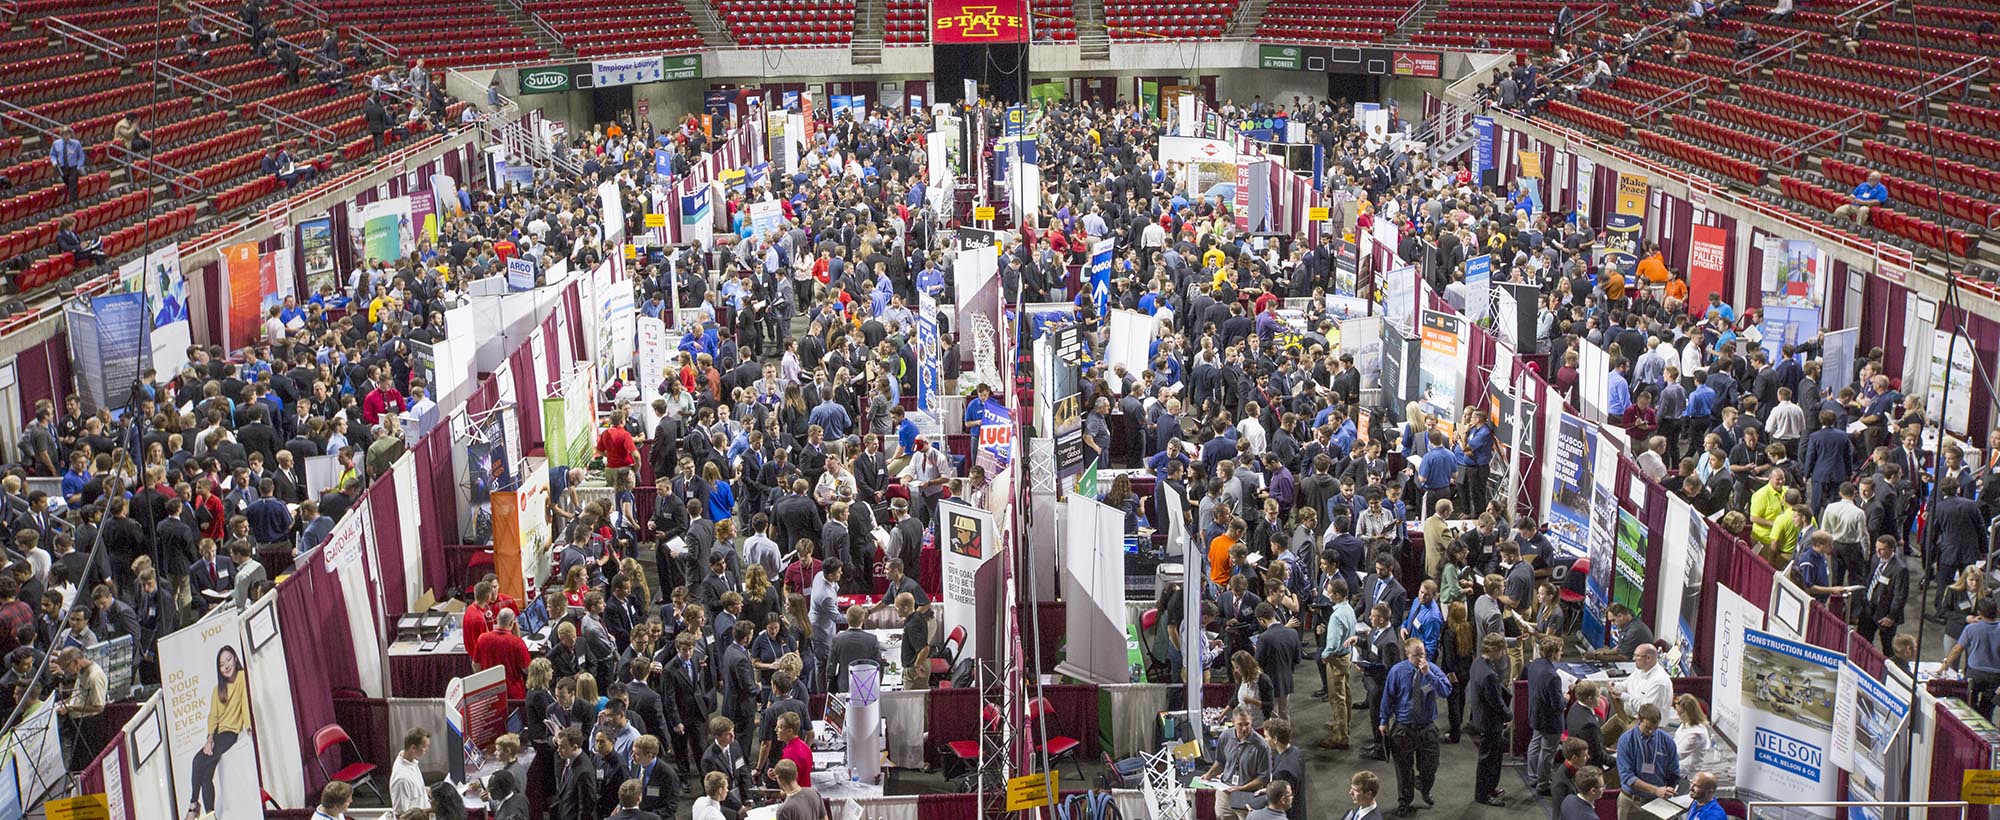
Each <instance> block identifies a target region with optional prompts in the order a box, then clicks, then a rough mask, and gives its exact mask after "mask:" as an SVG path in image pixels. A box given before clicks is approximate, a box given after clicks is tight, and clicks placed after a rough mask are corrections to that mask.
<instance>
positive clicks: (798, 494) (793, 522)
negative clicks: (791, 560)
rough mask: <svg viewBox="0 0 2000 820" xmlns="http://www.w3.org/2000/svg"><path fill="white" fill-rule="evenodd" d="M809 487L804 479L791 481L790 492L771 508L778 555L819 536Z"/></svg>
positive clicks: (819, 522)
mask: <svg viewBox="0 0 2000 820" xmlns="http://www.w3.org/2000/svg"><path fill="white" fill-rule="evenodd" d="M810 487H811V485H809V484H807V483H806V480H805V479H803V478H801V479H796V480H794V481H792V491H791V492H790V493H788V494H786V495H785V497H783V498H780V499H778V503H776V504H773V505H772V506H771V523H772V524H775V525H776V526H777V530H778V552H779V553H780V554H783V553H789V552H791V551H792V549H793V548H794V547H797V546H798V543H799V539H801V538H816V537H818V536H819V534H820V527H821V526H822V522H821V520H820V511H819V505H818V504H814V503H813V500H812V496H811V495H810V494H809V493H810V490H809V488H810ZM842 543H845V542H842ZM793 591H794V592H800V591H802V590H793Z"/></svg>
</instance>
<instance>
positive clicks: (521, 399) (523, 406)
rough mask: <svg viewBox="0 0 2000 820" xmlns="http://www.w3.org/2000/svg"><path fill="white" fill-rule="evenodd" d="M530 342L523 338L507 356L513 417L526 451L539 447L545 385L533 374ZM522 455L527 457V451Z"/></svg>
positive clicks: (540, 445) (533, 355)
mask: <svg viewBox="0 0 2000 820" xmlns="http://www.w3.org/2000/svg"><path fill="white" fill-rule="evenodd" d="M531 344H533V340H532V339H530V340H529V341H526V342H522V343H521V346H520V347H517V348H515V349H514V352H513V353H512V354H510V355H509V356H508V357H507V362H508V364H509V367H508V368H507V369H508V371H509V373H510V374H511V375H512V376H513V378H514V397H515V398H514V402H515V405H514V418H515V420H516V421H517V422H519V424H520V428H521V447H522V448H523V449H526V450H528V451H529V452H533V451H535V450H539V449H541V448H542V407H541V397H542V394H543V392H544V390H543V388H544V385H543V384H542V382H541V380H540V379H539V378H537V377H536V375H535V352H534V350H533V349H531V348H530V347H529V345H531ZM521 455H522V456H523V457H526V456H527V453H522V454H521Z"/></svg>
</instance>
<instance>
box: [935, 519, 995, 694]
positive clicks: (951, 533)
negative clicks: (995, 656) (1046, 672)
mask: <svg viewBox="0 0 2000 820" xmlns="http://www.w3.org/2000/svg"><path fill="white" fill-rule="evenodd" d="M938 512H939V516H938V521H939V522H940V523H939V526H938V533H939V536H940V537H941V538H943V539H944V544H943V547H944V555H943V565H944V600H943V609H944V612H943V614H942V616H941V617H940V619H939V621H938V628H939V629H940V630H941V631H942V632H943V634H947V635H948V634H951V632H952V630H953V629H955V628H958V627H964V629H965V634H966V641H965V648H964V649H963V650H962V651H960V652H959V654H958V656H959V657H961V658H978V657H984V656H985V655H986V654H989V653H992V652H994V651H997V650H998V647H993V646H984V645H983V644H984V641H982V640H981V639H982V638H983V637H984V636H983V634H982V633H984V632H986V631H987V630H985V629H983V628H981V627H980V623H979V622H980V618H979V610H980V601H981V600H984V601H986V602H987V607H988V608H989V609H991V608H994V607H996V605H997V604H998V602H999V600H1000V596H999V592H1000V590H998V589H997V588H992V587H996V586H997V582H998V579H999V576H1000V574H1001V573H1000V572H998V570H999V565H998V564H995V563H993V560H992V559H993V556H995V555H996V554H998V553H999V552H1000V545H999V543H998V538H999V535H1000V531H999V527H998V526H996V525H995V523H994V520H993V514H992V513H989V512H987V511H985V510H982V509H978V508H976V507H972V506H969V505H966V504H960V503H953V502H946V503H942V504H940V505H938Z"/></svg>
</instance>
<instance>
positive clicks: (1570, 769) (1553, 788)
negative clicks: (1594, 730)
mask: <svg viewBox="0 0 2000 820" xmlns="http://www.w3.org/2000/svg"><path fill="white" fill-rule="evenodd" d="M1590 754H1591V752H1590V743H1589V742H1588V741H1585V740H1584V739H1583V738H1580V737H1573V738H1570V739H1568V740H1565V741H1563V742H1562V759H1560V760H1558V761H1556V765H1554V766H1552V767H1550V768H1549V798H1550V800H1549V820H1561V818H1562V805H1563V799H1564V798H1566V797H1569V796H1570V795H1572V794H1575V793H1576V775H1577V773H1578V772H1581V771H1583V768H1584V767H1585V766H1589V765H1591V763H1590Z"/></svg>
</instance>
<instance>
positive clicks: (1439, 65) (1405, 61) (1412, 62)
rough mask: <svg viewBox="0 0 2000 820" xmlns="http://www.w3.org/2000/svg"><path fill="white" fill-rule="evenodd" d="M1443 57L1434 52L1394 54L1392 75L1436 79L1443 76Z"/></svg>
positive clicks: (1399, 52) (1400, 52) (1401, 52)
mask: <svg viewBox="0 0 2000 820" xmlns="http://www.w3.org/2000/svg"><path fill="white" fill-rule="evenodd" d="M1443 63H1444V55H1441V54H1438V53H1437V52H1434V51H1398V52H1396V57H1395V65H1394V69H1393V70H1394V73H1395V74H1396V76H1399V77H1438V76H1442V75H1443V74H1444V66H1443Z"/></svg>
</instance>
